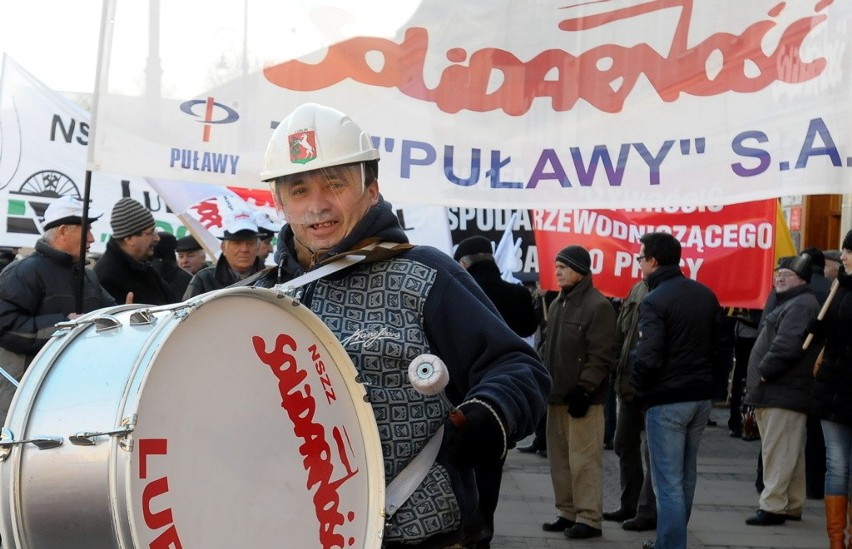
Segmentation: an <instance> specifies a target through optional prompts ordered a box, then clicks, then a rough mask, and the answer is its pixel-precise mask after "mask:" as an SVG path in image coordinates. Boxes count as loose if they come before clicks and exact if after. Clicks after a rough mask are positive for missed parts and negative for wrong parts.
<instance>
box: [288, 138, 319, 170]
mask: <svg viewBox="0 0 852 549" xmlns="http://www.w3.org/2000/svg"><path fill="white" fill-rule="evenodd" d="M288 140H289V142H290V162H293V163H294V164H307V163H308V162H310V161H311V160H314V159H316V157H317V139H316V135H315V134H314V131H313V130H302V131H298V132H296V133H291V134H290V136H289V137H288Z"/></svg>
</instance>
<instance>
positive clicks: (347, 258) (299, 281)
mask: <svg viewBox="0 0 852 549" xmlns="http://www.w3.org/2000/svg"><path fill="white" fill-rule="evenodd" d="M366 257H367V256H365V255H356V254H348V255H344V256H342V257H339V258H338V259H336V260H335V261H332V262H331V263H326V264H325V265H323V266H322V267H318V268H316V269H314V270H313V271H309V272H307V273H305V274H303V275H302V276H297V277H296V278H294V279H292V280H290V281H288V282H285V283H283V284H276V286H275V287H276V288H279V289H281V290H282V291H283V292H285V293H287V292H291V291H293V290H295V289H296V288H299V287H301V286H304V285H305V284H308V283H309V282H313V281H314V280H319V279H320V278H324V277H326V276H328V275H330V274H332V273H336V272H337V271H340V270H342V269H345V268H346V267H349V266H351V265H354V264H356V263H360V262H361V261H364V259H366Z"/></svg>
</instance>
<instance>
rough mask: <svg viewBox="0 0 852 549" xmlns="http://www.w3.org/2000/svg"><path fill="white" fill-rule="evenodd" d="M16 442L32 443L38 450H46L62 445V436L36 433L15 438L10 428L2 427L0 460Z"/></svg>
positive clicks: (2, 459)
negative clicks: (28, 436) (30, 436)
mask: <svg viewBox="0 0 852 549" xmlns="http://www.w3.org/2000/svg"><path fill="white" fill-rule="evenodd" d="M18 444H33V445H35V446H36V447H37V448H38V449H39V450H47V449H49V448H56V447H57V446H62V437H60V436H53V435H36V436H34V437H32V438H27V439H20V440H15V435H14V433H12V431H11V430H10V429H7V428H5V427H4V428H3V430H2V431H0V461H4V460H5V459H6V458H7V457H9V454H10V453H11V452H12V446H15V445H18Z"/></svg>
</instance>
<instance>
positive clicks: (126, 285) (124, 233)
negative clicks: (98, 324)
mask: <svg viewBox="0 0 852 549" xmlns="http://www.w3.org/2000/svg"><path fill="white" fill-rule="evenodd" d="M109 222H110V226H111V227H112V238H110V239H109V242H107V246H106V251H104V255H102V256H101V258H100V259H99V260H98V262H97V263H95V268H94V270H95V273H96V274H97V275H98V279H100V281H101V285H102V286H103V287H104V288H105V289H106V290H107V291H108V292H109V293H110V294H111V295H112V296H113V297H114V298H115V300H116V301H117V302H119V303H145V304H148V305H165V304H168V303H175V302H177V301H179V297H180V296H176V295H175V294H174V292H173V291H172V290H171V288H169V286H168V284H167V283H166V282H165V281H164V280H163V278H162V277H161V276H160V275H159V274H158V273H157V271H156V270H155V269H154V268H153V267H152V266H151V264H150V263H149V260H150V259H151V258H152V257H153V255H154V247H155V246H156V245H157V243H158V242H159V241H160V237H159V235H157V231H156V228H155V226H154V216H153V215H151V212H150V211H149V210H148V208H146V207H145V206H143V205H142V204H140V203H139V202H137V201H136V200H133V199H132V198H129V197H124V198H122V199H121V200H119V201H118V202H116V203H115V205H114V206H113V208H112V213H111V214H110V220H109Z"/></svg>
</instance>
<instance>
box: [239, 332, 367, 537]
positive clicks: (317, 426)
mask: <svg viewBox="0 0 852 549" xmlns="http://www.w3.org/2000/svg"><path fill="white" fill-rule="evenodd" d="M252 344H253V345H254V349H255V353H257V356H258V358H260V360H261V361H262V362H263V363H264V364H266V365H267V366H269V368H270V369H271V370H272V373H273V374H274V375H275V377H276V378H278V390H279V393H280V395H281V407H282V408H284V410H285V411H286V412H287V416H288V417H289V418H290V421H291V422H292V423H293V432H294V434H295V435H296V436H298V437H299V438H301V439H302V444H301V445H300V446H299V453H300V454H301V455H302V456H303V460H302V464H303V467H304V468H305V472H306V473H307V474H308V479H307V482H306V487H307V488H308V490H311V489H313V488H314V487H316V492H314V495H313V503H314V512H315V514H316V517H317V519H318V520H319V523H320V528H319V541H320V543H321V544H322V546H323V547H324V548H331V547H343V546H344V539H343V535H342V534H339V533H337V531H336V528H337V527H338V526H341V525H343V524H344V522H345V521H346V520H349V521H352V520H353V519H354V518H355V513H354V512H352V511H349V512H348V513H347V515H346V516H345V517H344V515H343V513H341V512H340V511H339V510H338V508H339V506H340V494H339V489H340V487H341V486H342V485H343V483H345V482H346V481H347V480H349V479H350V478H352V477H353V476H354V475H356V474H357V473H358V470H357V469H354V470H353V469H352V468H351V464H350V461H349V456H348V454H347V452H346V445H345V444H344V442H343V434H341V432H340V429H338V428H337V427H334V428H332V438H333V439H334V441H335V443H336V448H337V452H338V454H339V459H340V461H341V463H343V466H344V469H345V470H346V474H345V475H344V476H343V477H341V478H340V479H338V480H332V475H333V474H334V463H333V462H332V457H333V456H332V450H331V446H330V445H329V442H328V440H327V438H326V429H325V427H324V426H323V425H322V424H321V423H317V422H315V421H314V415H315V412H316V406H317V403H316V399H314V397H313V395H312V392H311V386H310V385H308V384H303V383H304V381H305V379H306V378H307V375H308V373H307V371H305V370H300V369H299V366H298V363H297V360H296V356H295V355H293V354H291V353H289V352H287V350H286V349H290V350H294V351H295V350H296V348H297V345H296V341H295V340H294V339H293V337H292V336H290V335H287V334H279V335H278V336H277V337H276V338H275V346H274V347H273V349H272V350H271V351H268V352H267V351H266V341H264V339H263V338H261V337H259V336H254V337H253V338H252ZM312 357H317V358H318V357H319V353H318V352H316V351H313V352H312ZM315 368H318V366H316V365H315ZM323 368H324V366H323ZM344 434H345V430H344ZM354 543H355V540H354V539H349V540H346V544H348V545H353V544H354Z"/></svg>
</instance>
